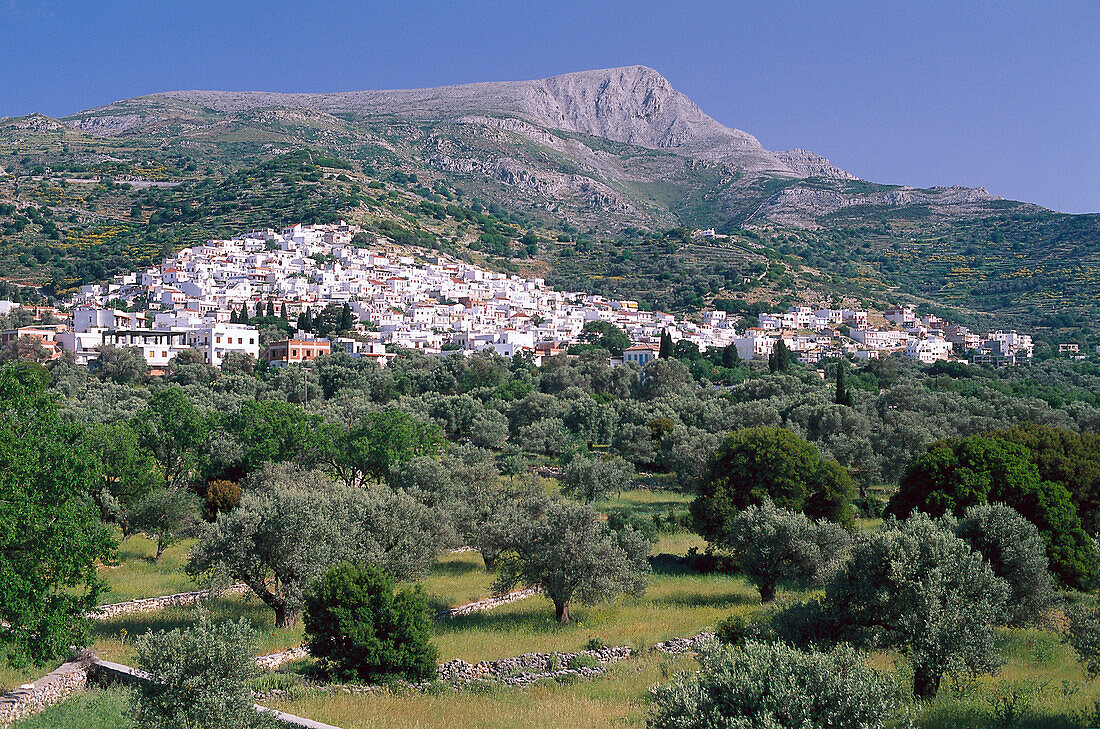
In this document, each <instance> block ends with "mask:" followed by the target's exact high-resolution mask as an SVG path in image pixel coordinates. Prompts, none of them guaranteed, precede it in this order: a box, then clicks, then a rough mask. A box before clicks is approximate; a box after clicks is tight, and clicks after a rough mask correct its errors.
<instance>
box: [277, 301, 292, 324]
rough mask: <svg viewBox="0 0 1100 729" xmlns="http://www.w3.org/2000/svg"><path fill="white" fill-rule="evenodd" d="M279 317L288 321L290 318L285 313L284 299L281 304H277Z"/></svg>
mask: <svg viewBox="0 0 1100 729" xmlns="http://www.w3.org/2000/svg"><path fill="white" fill-rule="evenodd" d="M279 318H280V319H282V320H283V321H290V319H289V318H288V317H287V315H286V302H285V301H284V302H283V303H282V305H280V306H279Z"/></svg>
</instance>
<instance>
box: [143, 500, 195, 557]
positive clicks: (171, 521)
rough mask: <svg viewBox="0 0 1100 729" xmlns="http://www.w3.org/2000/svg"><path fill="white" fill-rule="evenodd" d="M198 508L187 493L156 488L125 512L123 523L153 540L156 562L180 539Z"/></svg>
mask: <svg viewBox="0 0 1100 729" xmlns="http://www.w3.org/2000/svg"><path fill="white" fill-rule="evenodd" d="M198 507H199V500H198V498H197V497H196V496H195V495H194V494H192V493H191V492H190V491H184V490H183V489H170V488H158V489H155V490H153V491H151V492H149V493H148V494H146V495H145V496H144V497H143V498H142V499H141V500H140V501H138V502H137V503H136V504H134V505H133V506H132V507H131V508H130V509H129V510H128V511H127V514H126V522H127V524H128V525H129V527H130V528H131V529H132V530H134V531H139V532H143V533H144V534H145V535H146V536H148V537H149V538H151V539H153V540H155V541H156V543H157V553H156V556H154V557H153V561H154V562H159V561H160V558H161V556H162V555H163V554H164V550H165V548H166V547H168V546H170V545H172V544H175V543H176V542H178V541H179V540H180V539H182V538H183V536H184V532H185V530H186V528H187V527H188V525H190V524H193V523H194V521H195V518H196V514H197V512H198Z"/></svg>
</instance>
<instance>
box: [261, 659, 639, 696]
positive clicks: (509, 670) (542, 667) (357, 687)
mask: <svg viewBox="0 0 1100 729" xmlns="http://www.w3.org/2000/svg"><path fill="white" fill-rule="evenodd" d="M631 655H632V651H631V650H630V648H628V647H626V646H616V647H613V648H601V649H599V650H592V651H580V652H579V653H524V654H523V655H522V656H513V657H511V658H499V659H497V660H495V661H480V662H478V663H467V662H466V661H462V660H455V661H448V662H447V663H443V664H440V665H439V667H438V668H437V669H436V677H437V679H438V680H439V681H442V682H443V683H446V684H448V685H449V686H450V687H451V688H452V689H455V690H457V689H460V688H463V687H465V686H469V685H470V684H475V683H480V682H484V681H493V682H497V683H501V684H503V685H505V686H514V687H522V686H527V685H529V684H532V683H535V682H536V681H541V680H543V679H555V680H560V679H562V678H565V677H568V676H574V677H576V678H595V677H596V676H599V675H601V674H603V673H605V672H606V671H607V666H608V665H609V664H611V663H614V662H616V661H622V660H626V659H627V658H629V657H630V656H631ZM578 656H587V657H588V660H583V661H581V662H579V663H585V664H589V665H577V663H575V664H574V665H575V667H573V668H570V667H569V664H570V662H572V661H573V659H575V658H577V657H578ZM593 664H594V665H593ZM303 685H304V686H305V688H307V689H308V690H311V691H316V692H319V693H339V694H355V695H368V694H373V693H376V692H378V691H386V690H388V687H386V686H378V685H363V684H330V683H320V682H316V681H307V682H305V683H304V684H303ZM398 685H401V686H404V687H405V688H408V689H411V690H414V691H425V690H427V689H428V688H429V687H430V686H431V684H430V683H427V682H422V683H409V682H404V681H401V682H398ZM287 694H288V692H287V691H286V690H284V689H272V690H270V691H266V692H262V693H260V692H255V693H253V696H254V698H256V699H259V700H261V701H262V700H270V699H280V698H284V697H286V696H287Z"/></svg>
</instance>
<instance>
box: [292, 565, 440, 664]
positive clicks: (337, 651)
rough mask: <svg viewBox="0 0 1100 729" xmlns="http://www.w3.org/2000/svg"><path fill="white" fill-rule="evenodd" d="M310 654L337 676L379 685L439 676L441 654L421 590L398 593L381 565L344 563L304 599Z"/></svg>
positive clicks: (334, 569)
mask: <svg viewBox="0 0 1100 729" xmlns="http://www.w3.org/2000/svg"><path fill="white" fill-rule="evenodd" d="M304 604H305V620H304V623H305V634H306V642H307V644H308V646H309V653H310V655H311V656H313V657H314V658H317V659H319V660H320V661H321V664H322V666H323V667H324V668H325V669H326V670H327V671H328V672H329V673H330V674H331V675H333V676H336V677H338V678H340V679H343V680H360V681H365V682H368V683H379V682H385V681H390V680H393V679H404V680H407V681H425V680H428V679H430V678H433V677H434V676H435V671H436V661H437V660H438V656H439V651H438V650H437V649H436V647H435V646H434V645H432V642H431V634H432V614H431V612H430V610H429V609H428V600H427V598H426V597H425V595H424V593H423V591H421V589H420V586H419V585H417V586H416V587H415V588H412V589H410V588H401V589H400V590H398V589H397V587H396V584H395V583H394V580H393V578H392V577H390V576H389V575H387V574H386V573H385V572H384V571H383V570H382V569H381V568H380V567H377V566H376V565H357V564H352V563H350V562H341V563H340V564H338V565H335V566H333V567H331V568H330V569H329V570H328V571H327V572H325V573H324V574H323V575H321V576H320V577H319V578H318V579H317V580H316V581H314V583H313V584H312V585H311V586H310V588H309V591H308V592H306V594H305V597H304Z"/></svg>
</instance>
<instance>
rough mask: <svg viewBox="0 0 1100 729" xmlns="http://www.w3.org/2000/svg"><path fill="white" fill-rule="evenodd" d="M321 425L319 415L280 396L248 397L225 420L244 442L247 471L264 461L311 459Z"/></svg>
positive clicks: (243, 448)
mask: <svg viewBox="0 0 1100 729" xmlns="http://www.w3.org/2000/svg"><path fill="white" fill-rule="evenodd" d="M320 426H321V418H320V417H319V416H317V415H312V414H310V413H306V412H305V411H303V410H302V409H301V408H300V407H295V406H294V405H291V404H290V403H286V402H280V401H279V400H249V401H247V402H245V403H244V404H243V405H242V406H241V408H240V410H239V411H237V412H236V413H234V414H232V415H230V416H229V417H228V418H227V419H226V421H225V427H226V429H227V430H228V431H229V432H230V433H231V434H232V435H233V436H234V438H236V440H237V442H239V443H240V445H241V448H242V451H243V456H244V467H245V471H246V472H248V471H253V470H255V469H257V468H259V467H260V466H261V465H263V464H264V463H281V462H285V461H298V462H303V461H306V460H308V459H309V457H310V456H311V455H312V452H313V451H314V449H315V447H316V434H317V429H318V428H319V427H320Z"/></svg>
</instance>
